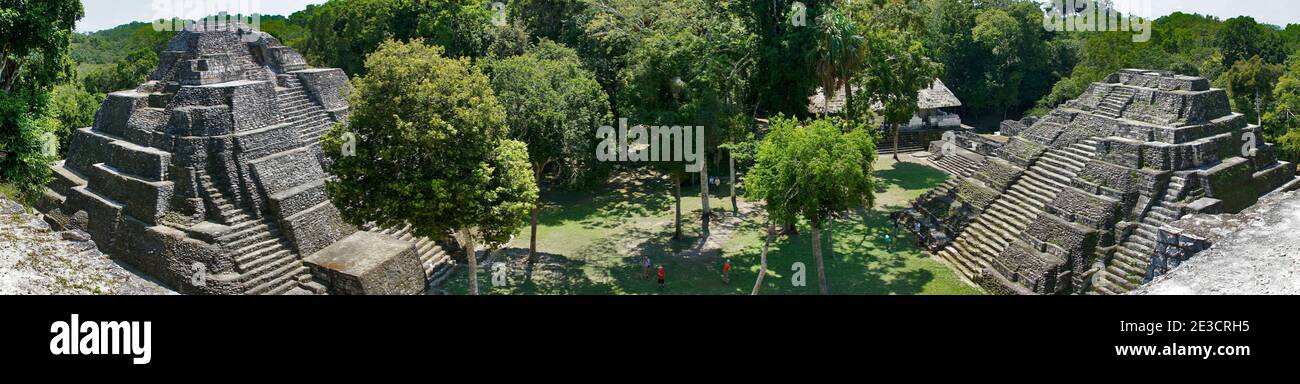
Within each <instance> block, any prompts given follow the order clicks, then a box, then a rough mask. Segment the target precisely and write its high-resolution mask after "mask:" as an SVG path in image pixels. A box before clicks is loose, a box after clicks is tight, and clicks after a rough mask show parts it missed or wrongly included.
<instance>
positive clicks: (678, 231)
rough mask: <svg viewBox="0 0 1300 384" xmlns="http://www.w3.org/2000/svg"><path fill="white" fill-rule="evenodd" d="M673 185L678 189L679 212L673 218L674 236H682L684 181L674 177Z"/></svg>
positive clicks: (679, 237)
mask: <svg viewBox="0 0 1300 384" xmlns="http://www.w3.org/2000/svg"><path fill="white" fill-rule="evenodd" d="M673 187H674V188H675V189H676V191H677V194H676V195H677V214H676V216H675V218H674V219H673V230H674V233H673V238H674V239H681V238H682V181H681V180H678V179H677V178H676V177H674V178H673Z"/></svg>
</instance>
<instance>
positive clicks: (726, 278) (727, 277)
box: [722, 259, 731, 285]
mask: <svg viewBox="0 0 1300 384" xmlns="http://www.w3.org/2000/svg"><path fill="white" fill-rule="evenodd" d="M722 283H723V284H726V285H731V259H726V260H723V261H722Z"/></svg>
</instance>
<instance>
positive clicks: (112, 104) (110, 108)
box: [94, 91, 149, 136]
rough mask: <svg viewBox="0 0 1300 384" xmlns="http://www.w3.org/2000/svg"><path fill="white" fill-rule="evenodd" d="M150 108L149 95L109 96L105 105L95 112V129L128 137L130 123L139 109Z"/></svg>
mask: <svg viewBox="0 0 1300 384" xmlns="http://www.w3.org/2000/svg"><path fill="white" fill-rule="evenodd" d="M148 106H149V95H148V94H144V93H139V92H136V91H121V92H113V93H110V94H108V98H106V99H104V104H102V105H101V106H100V107H99V111H96V112H95V126H94V128H95V129H96V130H98V131H100V132H104V133H107V134H110V135H114V136H126V131H127V130H128V129H129V128H128V123H129V122H130V121H131V116H132V115H134V114H135V111H136V110H137V109H141V108H146V107H148Z"/></svg>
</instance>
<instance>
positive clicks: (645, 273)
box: [641, 255, 650, 280]
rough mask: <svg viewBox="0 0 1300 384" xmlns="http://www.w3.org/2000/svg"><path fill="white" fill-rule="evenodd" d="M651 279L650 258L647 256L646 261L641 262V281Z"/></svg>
mask: <svg viewBox="0 0 1300 384" xmlns="http://www.w3.org/2000/svg"><path fill="white" fill-rule="evenodd" d="M649 278H650V256H649V255H647V256H645V258H644V259H642V260H641V279H642V280H644V279H649Z"/></svg>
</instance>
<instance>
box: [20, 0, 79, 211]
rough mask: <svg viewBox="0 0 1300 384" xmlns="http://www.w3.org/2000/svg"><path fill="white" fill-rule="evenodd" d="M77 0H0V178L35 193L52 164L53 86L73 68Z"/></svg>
mask: <svg viewBox="0 0 1300 384" xmlns="http://www.w3.org/2000/svg"><path fill="white" fill-rule="evenodd" d="M82 14H83V11H82V8H81V2H80V1H77V0H46V1H23V0H0V36H4V39H3V42H0V90H3V91H4V92H3V93H0V181H3V182H10V183H15V184H17V185H18V187H19V188H20V189H21V190H22V191H23V193H25V194H26V195H27V196H24V198H26V199H29V200H30V199H32V198H33V197H34V196H37V194H38V193H39V191H40V190H41V188H42V187H43V186H44V184H45V181H46V180H47V179H48V178H49V175H50V170H49V167H48V166H47V165H48V164H47V162H48V161H50V160H51V157H50V156H51V155H53V154H52V153H47V152H48V151H49V150H50V149H52V148H51V145H54V144H56V143H57V141H56V140H57V137H56V136H55V134H56V133H57V132H58V131H59V129H60V128H59V123H58V120H57V119H55V118H54V117H53V116H51V115H50V114H49V113H48V110H47V109H48V104H49V100H50V95H49V92H50V90H51V89H52V88H53V87H54V86H55V85H56V84H58V83H59V82H62V81H64V80H66V79H67V78H68V77H69V75H70V74H71V71H72V70H71V68H72V65H71V64H72V60H71V58H70V55H69V46H70V45H71V37H72V28H73V26H74V25H75V24H76V21H77V20H78V19H80V18H81V17H82Z"/></svg>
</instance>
